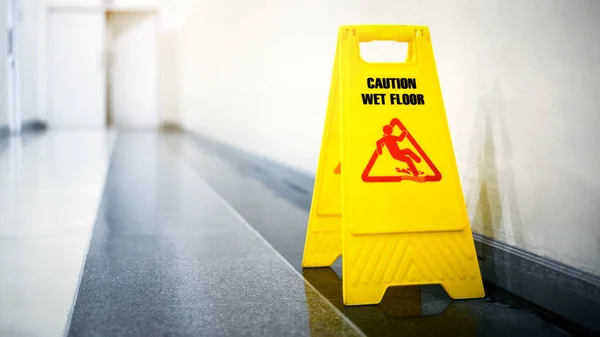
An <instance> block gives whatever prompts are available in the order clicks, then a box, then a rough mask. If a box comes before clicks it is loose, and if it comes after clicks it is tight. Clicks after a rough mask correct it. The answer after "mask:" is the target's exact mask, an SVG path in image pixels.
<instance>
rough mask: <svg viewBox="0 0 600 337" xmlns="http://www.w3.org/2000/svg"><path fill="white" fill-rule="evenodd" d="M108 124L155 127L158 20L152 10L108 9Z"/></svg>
mask: <svg viewBox="0 0 600 337" xmlns="http://www.w3.org/2000/svg"><path fill="white" fill-rule="evenodd" d="M106 22H107V39H106V41H107V52H108V60H109V62H108V69H107V92H108V95H107V106H108V111H107V124H108V125H109V126H111V127H116V128H118V129H131V128H135V129H156V128H158V127H159V124H160V120H159V111H158V110H159V109H158V98H157V97H158V59H157V55H158V41H157V40H158V22H157V18H156V15H155V14H154V13H145V12H111V11H109V12H107V13H106Z"/></svg>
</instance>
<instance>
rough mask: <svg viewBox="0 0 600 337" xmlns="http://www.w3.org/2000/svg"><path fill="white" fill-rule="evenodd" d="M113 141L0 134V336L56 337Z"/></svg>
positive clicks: (86, 135)
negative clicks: (12, 136)
mask: <svg viewBox="0 0 600 337" xmlns="http://www.w3.org/2000/svg"><path fill="white" fill-rule="evenodd" d="M114 141H115V134H114V133H113V132H104V131H98V132H97V131H70V132H61V133H48V134H45V135H43V136H36V135H33V136H30V135H27V136H25V137H24V138H0V336H63V331H64V329H65V325H66V323H67V320H68V318H69V315H70V311H71V307H72V305H73V298H74V297H75V293H76V291H77V286H78V282H79V276H80V273H81V268H82V265H83V261H84V259H85V254H86V252H87V249H88V244H89V240H90V235H91V232H92V228H93V226H94V221H95V218H96V212H97V210H98V204H99V203H100V198H101V197H102V189H103V187H104V181H105V177H106V171H107V168H108V162H109V156H110V152H111V149H112V148H113V144H114Z"/></svg>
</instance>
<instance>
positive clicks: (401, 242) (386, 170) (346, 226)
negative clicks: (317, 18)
mask: <svg viewBox="0 0 600 337" xmlns="http://www.w3.org/2000/svg"><path fill="white" fill-rule="evenodd" d="M373 40H393V41H398V42H406V43H408V45H409V48H408V56H407V59H406V61H405V62H401V63H367V62H365V61H364V60H362V59H361V57H360V48H359V43H360V42H368V41H373ZM333 68H334V69H333V75H332V80H331V88H330V93H329V104H328V108H327V116H326V121H325V128H324V132H323V140H322V144H321V153H320V158H319V167H318V170H317V177H316V182H315V188H314V194H313V200H312V205H311V210H310V216H309V223H308V230H307V235H306V243H305V249H304V258H303V263H302V264H303V266H304V267H325V266H329V265H331V264H333V262H334V261H335V260H336V259H337V258H338V257H339V256H340V255H342V256H343V259H342V276H343V277H342V282H343V297H344V303H345V304H346V305H360V304H375V303H379V302H380V301H381V298H382V297H383V294H384V293H385V291H386V289H387V287H389V286H397V285H421V284H441V285H442V286H443V287H444V289H445V290H446V292H447V293H448V294H449V295H450V297H452V298H454V299H462V298H481V297H483V296H484V290H483V284H482V281H481V274H480V271H479V265H478V262H477V256H476V254H475V246H474V243H473V238H472V233H471V228H470V225H469V218H468V215H467V211H466V207H465V203H464V198H463V194H462V189H461V185H460V180H459V175H458V169H457V166H456V160H455V158H454V150H453V148H452V140H451V138H450V131H449V129H448V122H447V119H446V114H445V111H444V105H443V101H442V93H441V90H440V85H439V80H438V76H437V70H436V65H435V60H434V56H433V49H432V45H431V40H430V35H429V29H428V28H427V27H423V26H393V25H382V26H343V27H340V30H339V35H338V43H337V49H336V57H335V62H334V67H333Z"/></svg>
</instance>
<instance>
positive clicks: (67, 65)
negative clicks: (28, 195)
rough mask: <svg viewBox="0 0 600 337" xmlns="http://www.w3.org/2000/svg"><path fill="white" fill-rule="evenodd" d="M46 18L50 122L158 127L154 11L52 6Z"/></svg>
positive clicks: (76, 125)
mask: <svg viewBox="0 0 600 337" xmlns="http://www.w3.org/2000/svg"><path fill="white" fill-rule="evenodd" d="M47 23H48V29H47V32H48V33H47V34H48V58H47V59H48V66H47V74H48V80H47V89H46V90H47V103H48V104H47V105H48V124H49V126H50V127H53V128H78V129H79V128H94V129H101V128H106V127H115V128H119V129H131V128H135V129H156V128H158V127H159V125H160V116H159V109H158V103H159V102H158V29H159V27H158V22H157V18H156V13H155V12H113V11H106V10H104V9H93V8H90V9H83V8H50V9H49V11H48V20H47Z"/></svg>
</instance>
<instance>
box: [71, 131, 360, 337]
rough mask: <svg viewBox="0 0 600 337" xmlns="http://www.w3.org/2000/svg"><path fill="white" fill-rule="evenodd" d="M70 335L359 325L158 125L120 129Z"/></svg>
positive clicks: (334, 329) (321, 330) (338, 331)
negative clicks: (155, 130) (149, 129)
mask: <svg viewBox="0 0 600 337" xmlns="http://www.w3.org/2000/svg"><path fill="white" fill-rule="evenodd" d="M241 192H242V191H240V193H241ZM68 335H69V336H187V335H189V336H239V335H244V336H307V335H316V336H319V335H325V336H329V335H347V336H353V335H360V332H359V331H358V330H355V327H354V326H353V324H351V323H349V320H348V319H347V318H346V317H344V316H343V315H340V314H339V312H338V311H337V310H336V309H334V306H332V305H331V304H330V303H329V302H328V301H325V300H324V299H323V298H322V297H320V295H319V294H318V293H317V292H315V291H314V290H313V288H311V287H309V286H307V284H306V282H305V281H304V280H303V279H302V277H300V275H299V274H298V273H297V271H295V270H294V269H293V268H291V267H290V266H289V265H288V264H287V263H286V262H285V261H284V260H283V259H281V257H280V256H279V255H277V253H276V252H275V251H274V250H272V249H271V248H270V247H269V246H268V244H267V243H265V242H264V241H262V240H261V238H260V237H259V236H258V235H257V234H256V233H255V232H253V231H252V230H251V229H250V228H249V227H248V226H247V225H246V224H245V223H244V222H243V221H242V220H241V219H240V218H239V217H238V216H237V215H236V214H235V213H234V212H233V211H231V209H229V208H228V207H227V204H226V203H225V202H224V201H223V200H222V199H219V197H218V195H216V194H215V192H214V190H212V189H211V187H209V186H208V185H207V183H205V181H204V180H203V179H202V178H201V177H200V176H199V175H198V173H197V172H196V171H195V170H193V169H192V168H191V167H189V166H187V164H186V162H184V161H182V160H181V159H180V158H179V157H178V156H177V155H176V154H175V152H173V151H172V149H170V148H169V147H168V146H167V145H166V143H165V141H164V139H163V137H162V136H161V135H158V134H152V133H126V134H121V135H120V136H119V140H118V141H117V144H116V148H115V152H114V154H113V159H112V162H111V166H110V168H109V173H108V177H107V183H106V188H105V191H104V195H103V200H102V204H101V206H100V210H99V215H98V219H97V222H96V224H95V227H94V232H93V236H92V240H91V243H90V248H89V252H88V255H87V259H86V262H85V267H84V270H83V274H82V279H81V283H80V287H79V291H78V295H77V298H76V302H75V305H74V309H73V314H72V317H71V321H70V325H69V330H68Z"/></svg>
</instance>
